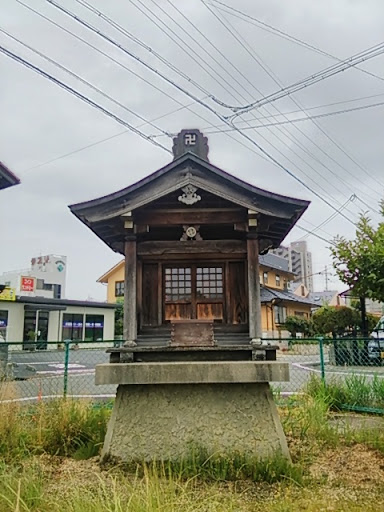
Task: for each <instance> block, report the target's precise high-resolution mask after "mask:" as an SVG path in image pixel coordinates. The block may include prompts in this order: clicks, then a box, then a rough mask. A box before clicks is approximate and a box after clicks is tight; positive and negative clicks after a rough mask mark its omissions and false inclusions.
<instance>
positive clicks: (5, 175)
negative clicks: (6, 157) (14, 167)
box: [0, 162, 20, 190]
mask: <svg viewBox="0 0 384 512" xmlns="http://www.w3.org/2000/svg"><path fill="white" fill-rule="evenodd" d="M19 183H20V180H19V178H18V177H17V176H15V175H14V174H13V172H11V171H10V170H9V169H8V167H6V166H5V165H4V164H2V163H1V162H0V190H1V189H3V188H8V187H12V186H13V185H18V184H19Z"/></svg>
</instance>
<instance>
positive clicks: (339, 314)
mask: <svg viewBox="0 0 384 512" xmlns="http://www.w3.org/2000/svg"><path fill="white" fill-rule="evenodd" d="M312 321H313V326H314V329H315V331H316V333H318V334H323V335H326V334H329V333H331V334H332V336H333V337H336V336H337V335H341V334H344V333H345V332H348V331H352V332H353V331H356V330H357V329H358V327H359V323H360V315H359V313H358V312H357V311H356V310H355V309H352V308H348V307H347V306H323V307H321V308H319V309H318V310H317V311H315V312H314V313H313V315H312Z"/></svg>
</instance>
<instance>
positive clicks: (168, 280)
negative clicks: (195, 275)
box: [165, 267, 192, 302]
mask: <svg viewBox="0 0 384 512" xmlns="http://www.w3.org/2000/svg"><path fill="white" fill-rule="evenodd" d="M191 298H192V269H191V268H189V267H186V268H166V269H165V301H166V302H176V301H180V300H185V301H190V300H191Z"/></svg>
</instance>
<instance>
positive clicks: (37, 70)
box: [0, 45, 172, 153]
mask: <svg viewBox="0 0 384 512" xmlns="http://www.w3.org/2000/svg"><path fill="white" fill-rule="evenodd" d="M0 52H1V53H3V54H4V55H6V56H7V57H9V58H11V59H13V60H15V61H16V62H18V63H19V64H22V65H23V66H25V67H27V68H29V69H30V70H32V71H34V72H35V73H38V74H40V75H41V76H43V77H44V78H46V79H48V80H50V81H51V82H53V83H54V84H56V85H58V86H59V87H61V88H62V89H64V90H66V91H67V92H69V93H70V94H73V95H74V96H76V97H77V98H79V99H80V100H82V101H84V102H85V103H88V105H90V106H91V107H94V108H96V109H97V110H99V111H100V112H102V113H103V114H105V115H107V116H108V117H111V118H112V119H114V120H115V121H117V122H118V123H120V124H122V125H123V126H125V127H126V128H128V129H129V130H130V131H132V132H133V133H135V134H136V135H139V136H140V137H141V138H143V139H144V140H146V141H147V142H150V143H151V144H153V145H154V146H157V147H159V148H161V149H163V150H164V151H167V153H172V151H170V150H169V149H168V148H167V147H165V146H163V145H162V144H161V143H159V142H157V141H155V140H153V139H151V138H150V137H148V136H147V135H145V133H143V132H141V131H140V130H138V129H137V128H135V127H134V126H132V125H131V124H130V123H127V122H126V121H124V119H121V117H119V116H117V115H116V114H114V113H113V112H110V111H109V110H107V109H106V108H104V107H103V106H102V105H99V104H98V103H96V102H95V101H93V100H91V99H90V98H88V97H87V96H85V95H84V94H82V93H80V92H79V91H77V90H76V89H74V88H73V87H70V86H69V85H67V84H65V83H64V82H62V81H61V80H59V79H58V78H55V77H54V76H53V75H50V74H49V73H47V72H46V71H44V70H42V69H41V68H39V67H38V66H35V65H34V64H32V63H31V62H29V61H27V60H25V59H23V58H22V57H20V56H19V55H16V54H15V53H14V52H12V51H10V50H8V49H7V48H5V47H4V46H1V45H0Z"/></svg>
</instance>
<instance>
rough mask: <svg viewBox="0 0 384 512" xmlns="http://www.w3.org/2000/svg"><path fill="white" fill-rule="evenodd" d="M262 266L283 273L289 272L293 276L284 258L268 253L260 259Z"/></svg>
mask: <svg viewBox="0 0 384 512" xmlns="http://www.w3.org/2000/svg"><path fill="white" fill-rule="evenodd" d="M259 263H260V265H263V266H264V267H268V268H271V269H275V270H281V271H282V272H287V273H290V274H293V273H292V272H290V271H289V262H288V260H287V259H285V258H282V257H281V256H277V255H276V254H272V253H270V252H269V253H267V254H263V255H261V256H260V258H259Z"/></svg>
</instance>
